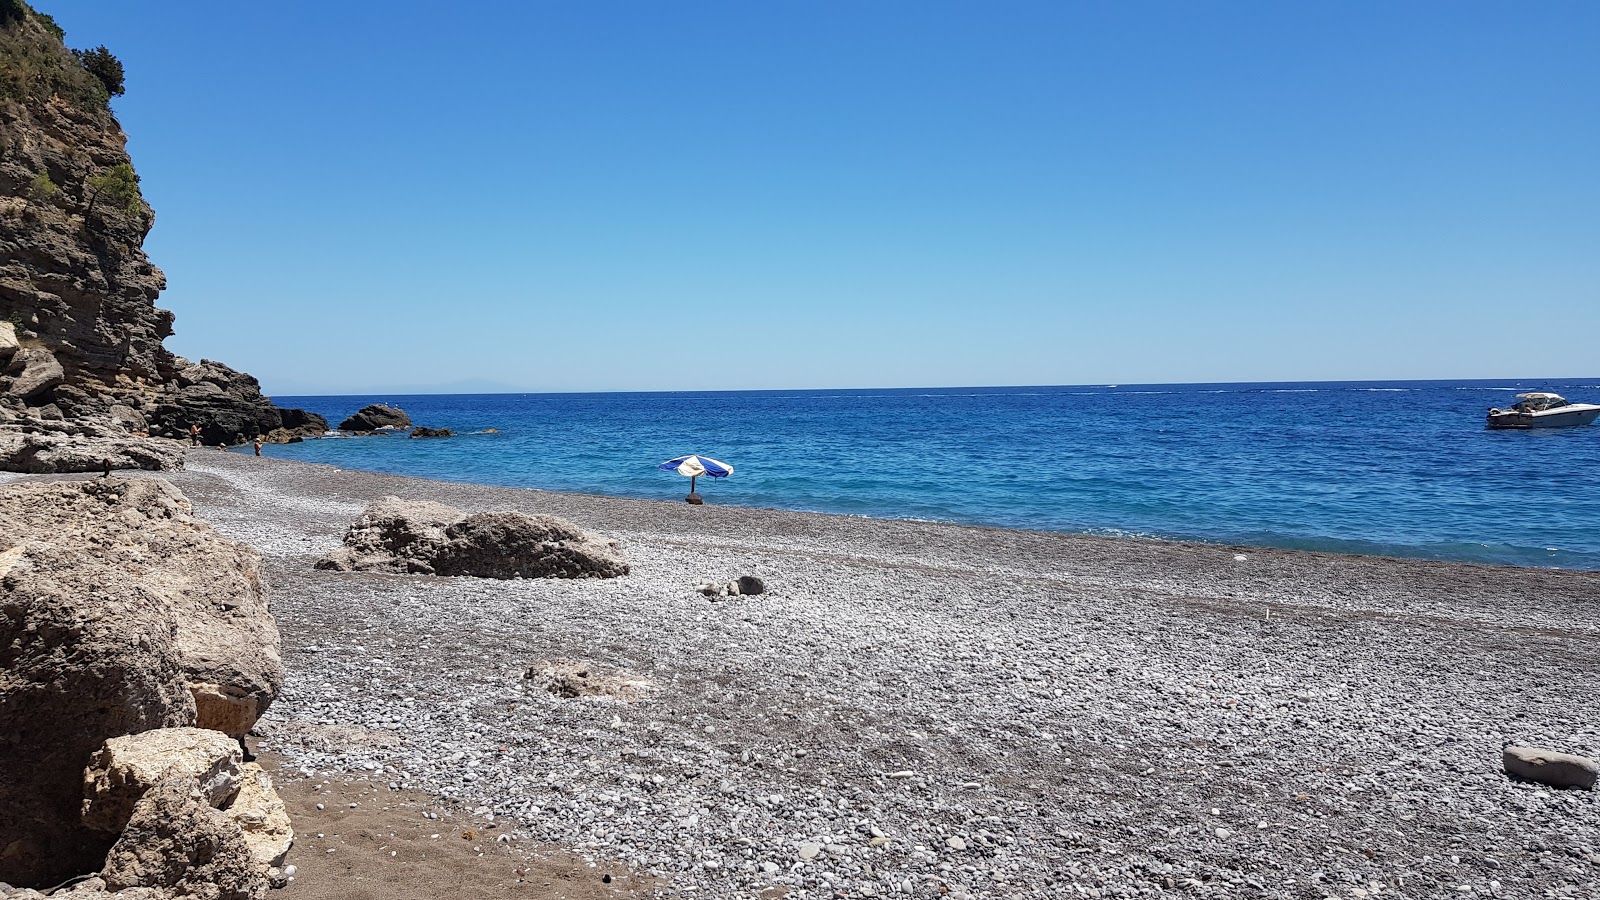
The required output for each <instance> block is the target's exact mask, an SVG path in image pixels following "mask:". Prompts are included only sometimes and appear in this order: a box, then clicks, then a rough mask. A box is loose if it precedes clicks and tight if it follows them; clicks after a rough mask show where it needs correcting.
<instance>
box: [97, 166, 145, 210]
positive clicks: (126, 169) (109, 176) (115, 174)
mask: <svg viewBox="0 0 1600 900" xmlns="http://www.w3.org/2000/svg"><path fill="white" fill-rule="evenodd" d="M84 184H86V185H88V187H89V208H88V209H86V210H84V217H85V218H87V217H88V215H89V214H90V213H92V212H94V208H95V206H96V205H98V204H99V203H101V202H102V201H103V202H104V203H105V204H106V205H107V206H110V207H112V208H114V209H120V210H122V211H123V212H125V213H136V212H139V211H140V210H141V209H143V208H144V198H143V197H141V196H140V195H139V176H138V174H136V173H135V172H134V171H133V166H131V165H129V164H128V163H118V164H117V165H114V166H112V167H111V168H109V169H107V170H105V171H104V172H101V173H100V174H99V175H91V176H89V178H88V180H87V181H85V182H84Z"/></svg>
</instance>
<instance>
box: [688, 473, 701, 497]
mask: <svg viewBox="0 0 1600 900" xmlns="http://www.w3.org/2000/svg"><path fill="white" fill-rule="evenodd" d="M699 477H700V476H699V475H690V476H689V493H691V494H692V493H694V482H695V479H697V478H699Z"/></svg>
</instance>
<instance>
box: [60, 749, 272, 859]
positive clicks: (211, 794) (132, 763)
mask: <svg viewBox="0 0 1600 900" xmlns="http://www.w3.org/2000/svg"><path fill="white" fill-rule="evenodd" d="M241 762H242V759H241V756H240V749H239V742H238V741H235V740H232V739H230V738H229V737H228V736H227V735H225V734H223V733H222V732H220V731H212V730H211V729H209V728H159V729H155V730H153V731H144V732H140V733H139V734H130V735H124V736H122V737H114V738H111V739H109V740H107V741H106V742H105V744H104V745H103V746H102V747H101V748H100V749H99V750H97V751H95V754H94V755H93V756H91V757H90V758H89V768H88V769H86V770H85V771H84V773H83V824H85V825H87V826H89V827H90V828H93V829H96V830H98V831H109V832H112V833H113V834H121V833H122V830H123V828H125V827H126V826H127V824H128V819H129V817H131V816H132V815H133V807H134V805H135V804H136V803H138V802H139V799H140V798H141V797H143V796H144V795H145V794H146V793H147V792H148V791H150V789H152V788H154V787H155V786H156V785H158V784H160V783H161V782H163V781H166V780H167V779H168V778H172V777H175V776H182V777H184V778H188V779H190V780H192V781H194V782H195V784H196V785H197V786H198V787H199V790H200V793H201V795H202V796H204V797H205V798H206V802H207V803H209V804H211V805H212V806H222V805H223V804H224V803H227V802H228V801H229V800H231V799H232V798H233V796H234V795H235V794H237V793H238V792H239V785H240V784H241V783H242V782H243V780H244V776H243V774H242V773H241V772H240V771H239V765H240V763H241Z"/></svg>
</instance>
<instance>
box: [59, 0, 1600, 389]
mask: <svg viewBox="0 0 1600 900" xmlns="http://www.w3.org/2000/svg"><path fill="white" fill-rule="evenodd" d="M35 5H36V6H37V7H38V8H40V9H41V10H43V11H45V12H49V13H52V14H53V15H55V17H56V18H57V20H58V21H59V22H60V23H61V24H62V25H63V26H64V27H65V28H66V30H67V40H68V44H69V45H71V46H74V47H84V46H94V45H98V44H105V45H107V46H108V47H110V48H111V50H112V51H113V52H114V53H116V54H117V55H118V56H119V57H121V59H122V60H123V62H124V63H125V64H126V66H127V70H128V78H127V86H128V93H127V95H126V96H125V97H122V98H119V99H118V100H117V101H116V102H115V104H114V105H115V109H116V111H117V114H118V116H119V117H120V118H121V120H122V122H123V125H124V127H125V128H126V129H127V131H128V133H129V135H130V149H131V151H132V153H133V158H134V165H135V166H136V168H137V169H138V170H139V172H140V174H141V175H142V176H143V179H144V181H143V187H144V190H145V194H146V196H147V198H148V199H149V200H150V201H151V203H152V204H153V205H154V206H155V208H156V213H157V224H156V228H155V231H154V232H153V233H152V234H151V236H150V240H149V241H148V243H147V245H146V249H147V250H148V251H149V253H150V255H151V256H152V258H153V259H154V261H155V262H156V264H157V265H159V266H161V267H162V268H163V269H165V270H166V272H167V276H168V279H169V282H170V286H169V288H168V290H167V292H166V293H165V294H164V295H163V296H162V300H161V305H163V306H166V307H168V308H170V309H172V310H174V311H175V312H176V313H177V314H178V320H177V330H178V334H177V336H176V337H174V338H172V339H170V340H169V341H168V346H170V347H172V349H174V350H175V351H177V352H179V353H182V354H184V355H187V356H190V357H193V358H199V357H202V356H204V357H209V358H214V359H219V360H222V361H224V362H227V363H229V364H230V365H233V366H235V367H236V368H240V369H244V370H246V371H249V372H252V373H254V374H256V375H257V376H259V377H260V378H261V379H262V381H263V383H264V386H265V387H266V389H267V390H268V392H269V393H279V394H300V393H340V392H362V391H367V390H384V391H396V392H398V391H403V390H409V389H414V388H430V389H443V390H450V389H452V388H455V389H461V390H474V389H494V388H496V387H498V388H503V389H519V390H551V391H561V390H680V389H708V388H730V389H733V388H806V387H852V386H856V387H881V386H938V385H997V384H1080V383H1097V382H1099V383H1137V382H1180V381H1254V380H1321V379H1365V378H1373V379H1378V378H1467V377H1512V376H1518V377H1540V376H1552V377H1553V376H1590V375H1600V362H1597V356H1600V352H1597V351H1600V114H1597V113H1600V107H1597V106H1596V102H1597V101H1596V98H1597V97H1600V51H1597V48H1600V3H1595V2H1593V0H1576V2H1560V0H1541V2H1538V3H1518V2H1509V0H1508V2H1498V3H1479V2H1457V0H1451V2H1442V0H1441V2H1397V0H1383V2H1340V3H1300V2H1290V3H1285V2H1276V0H1274V2H1226V3H1223V2H1194V0H1174V2H1115V3H1112V2H1093V3H1088V2H1068V0H1049V2H1037V3H1034V2H966V3H947V2H936V0H915V2H912V0H901V2H888V0H881V2H880V0H868V2H831V3H823V2H816V0H806V2H779V0H763V2H759V3H750V2H727V3H708V2H693V0H688V2H673V3H663V2H654V0H652V2H643V0H640V2H588V0H585V2H575V0H561V2H553V0H534V2H510V0H507V2H488V0H456V2H451V3H441V2H437V0H433V2H413V0H387V2H356V0H349V2H331V0H323V2H316V3H312V2H273V3H235V2H216V0H163V2H140V3H130V2H128V0H35Z"/></svg>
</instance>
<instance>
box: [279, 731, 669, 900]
mask: <svg viewBox="0 0 1600 900" xmlns="http://www.w3.org/2000/svg"><path fill="white" fill-rule="evenodd" d="M261 760H262V763H263V764H264V765H266V766H267V767H268V768H269V769H270V770H271V771H272V773H273V778H274V782H275V784H276V785H277V788H278V792H279V793H280V794H282V795H283V800H284V803H285V804H287V805H288V807H289V817H290V818H291V819H292V820H293V822H294V831H295V841H294V848H293V849H291V850H290V851H289V858H288V859H287V860H285V865H294V866H295V867H296V872H295V878H294V881H293V882H291V883H290V884H289V885H288V887H286V888H284V889H282V890H281V891H274V892H272V894H271V897H273V898H281V900H433V898H451V900H458V898H459V900H524V898H526V900H622V898H642V897H651V896H655V893H656V889H657V888H658V887H659V886H660V884H661V883H660V882H659V881H657V880H656V879H652V878H649V877H641V876H639V875H636V874H633V873H630V872H629V871H628V870H627V869H626V868H625V867H622V866H594V865H590V864H589V863H587V862H585V861H584V860H583V858H582V857H580V856H578V855H577V854H574V853H570V852H568V851H566V850H562V849H560V848H555V847H549V846H544V845H538V844H531V843H529V842H526V841H500V840H497V838H499V837H500V836H501V835H503V834H509V829H505V828H500V827H496V826H495V825H494V824H493V823H489V822H485V821H484V820H483V818H482V817H479V816H475V815H473V814H472V810H471V809H464V808H462V807H460V806H456V805H452V804H449V803H447V802H445V801H444V800H442V799H440V798H438V797H435V796H432V795H430V794H425V793H421V792H418V791H408V790H398V791H396V790H390V789H389V787H388V785H387V784H383V783H379V782H374V781H360V780H349V779H339V778H306V777H303V776H301V775H300V774H299V772H298V771H296V770H294V769H293V768H291V767H289V766H288V765H287V763H286V762H285V761H284V760H283V758H282V757H280V756H278V755H276V754H271V753H264V754H262V755H261ZM319 803H320V804H322V805H323V808H322V809H318V808H317V804H319ZM351 804H355V806H354V807H353V808H352V806H351ZM424 813H431V814H434V815H437V816H438V818H437V819H434V818H426V817H424V815H423V814H424ZM435 835H437V837H435ZM606 876H610V882H609V883H608V882H607V881H606V880H605V879H606Z"/></svg>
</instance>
